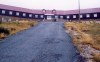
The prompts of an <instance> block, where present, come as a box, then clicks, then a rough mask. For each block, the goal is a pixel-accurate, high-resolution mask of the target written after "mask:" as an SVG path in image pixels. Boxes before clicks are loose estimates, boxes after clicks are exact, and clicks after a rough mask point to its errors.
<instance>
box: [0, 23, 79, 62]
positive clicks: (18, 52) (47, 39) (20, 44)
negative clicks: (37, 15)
mask: <svg viewBox="0 0 100 62" xmlns="http://www.w3.org/2000/svg"><path fill="white" fill-rule="evenodd" d="M77 59H79V58H78V56H77V53H76V49H75V48H74V46H73V44H72V40H71V38H70V36H69V35H68V34H66V33H65V31H64V26H63V23H62V22H43V23H40V24H39V25H37V26H35V27H32V28H31V29H28V30H25V31H22V32H19V33H17V34H15V35H12V36H10V37H8V38H7V39H5V40H3V42H1V43H0V62H75V60H77ZM76 62H77V61H76Z"/></svg>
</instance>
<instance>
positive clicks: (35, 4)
mask: <svg viewBox="0 0 100 62" xmlns="http://www.w3.org/2000/svg"><path fill="white" fill-rule="evenodd" d="M0 4H6V5H11V6H17V7H23V8H29V9H49V10H52V9H56V10H72V9H78V0H0ZM80 5H81V9H85V8H97V7H99V8H100V0H80Z"/></svg>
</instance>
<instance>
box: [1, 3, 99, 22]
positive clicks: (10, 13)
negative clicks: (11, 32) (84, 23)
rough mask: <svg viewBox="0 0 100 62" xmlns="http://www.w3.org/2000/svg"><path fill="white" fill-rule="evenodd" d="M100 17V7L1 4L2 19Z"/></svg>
mask: <svg viewBox="0 0 100 62" xmlns="http://www.w3.org/2000/svg"><path fill="white" fill-rule="evenodd" d="M79 17H80V19H83V20H84V19H100V8H89V9H81V10H80V15H79V10H66V11H63V10H55V9H53V10H45V9H43V10H33V9H26V8H20V7H14V6H8V5H3V4H0V21H12V20H16V21H17V20H22V19H24V20H25V19H29V20H32V19H54V18H55V19H65V20H77V19H79Z"/></svg>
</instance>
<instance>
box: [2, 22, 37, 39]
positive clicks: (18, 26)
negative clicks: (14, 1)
mask: <svg viewBox="0 0 100 62" xmlns="http://www.w3.org/2000/svg"><path fill="white" fill-rule="evenodd" d="M36 24H37V22H36V21H13V22H3V23H1V24H0V28H4V29H6V30H8V31H9V33H10V34H9V35H11V34H15V33H17V32H19V31H22V30H25V29H28V28H30V27H32V26H34V25H36ZM7 36H8V35H6V34H5V33H2V32H1V33H0V39H2V38H5V37H7Z"/></svg>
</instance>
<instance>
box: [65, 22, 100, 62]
mask: <svg viewBox="0 0 100 62" xmlns="http://www.w3.org/2000/svg"><path fill="white" fill-rule="evenodd" d="M65 28H66V29H68V28H69V29H70V30H74V31H76V32H78V33H79V35H76V36H74V37H73V43H74V44H75V45H76V46H77V45H79V44H83V45H87V44H89V45H91V47H93V48H94V49H96V50H99V51H100V24H99V23H79V22H65ZM78 50H79V51H80V52H81V51H82V50H81V48H80V47H78ZM93 59H94V62H100V53H98V54H97V53H94V57H93Z"/></svg>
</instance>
